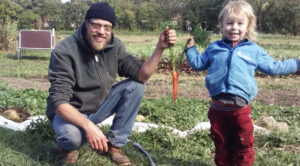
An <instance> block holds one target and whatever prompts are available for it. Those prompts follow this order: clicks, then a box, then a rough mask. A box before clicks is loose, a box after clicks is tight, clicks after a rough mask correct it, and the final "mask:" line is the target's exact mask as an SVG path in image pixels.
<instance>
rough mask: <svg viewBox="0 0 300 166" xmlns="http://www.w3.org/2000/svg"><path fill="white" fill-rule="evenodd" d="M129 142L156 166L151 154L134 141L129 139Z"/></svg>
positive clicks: (152, 165)
mask: <svg viewBox="0 0 300 166" xmlns="http://www.w3.org/2000/svg"><path fill="white" fill-rule="evenodd" d="M127 141H128V142H131V143H132V145H133V146H135V147H136V148H138V149H139V150H140V151H142V152H143V153H144V154H145V155H146V156H147V158H148V159H149V161H150V164H151V166H155V163H154V162H153V160H152V158H151V156H150V154H149V153H148V152H147V151H146V150H145V149H144V148H143V147H142V146H141V145H140V144H139V143H137V142H134V141H132V140H130V139H127Z"/></svg>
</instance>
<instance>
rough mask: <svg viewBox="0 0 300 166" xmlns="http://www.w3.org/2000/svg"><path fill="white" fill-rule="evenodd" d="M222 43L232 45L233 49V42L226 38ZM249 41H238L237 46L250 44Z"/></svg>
mask: <svg viewBox="0 0 300 166" xmlns="http://www.w3.org/2000/svg"><path fill="white" fill-rule="evenodd" d="M222 41H223V42H224V43H226V44H228V45H230V46H231V47H233V42H232V41H231V40H229V39H227V38H225V37H223V38H222ZM248 41H249V40H248V39H242V40H240V41H238V43H237V44H241V43H246V42H248Z"/></svg>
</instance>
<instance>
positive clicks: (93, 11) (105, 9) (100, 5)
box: [85, 2, 117, 27]
mask: <svg viewBox="0 0 300 166" xmlns="http://www.w3.org/2000/svg"><path fill="white" fill-rule="evenodd" d="M91 18H99V19H102V20H106V21H109V22H111V23H112V26H113V27H114V26H115V25H116V22H117V17H116V14H115V11H114V9H113V8H112V7H111V6H110V5H109V4H108V3H107V2H97V3H93V4H92V6H91V7H90V8H89V10H88V11H87V12H86V15H85V19H86V20H87V19H91Z"/></svg>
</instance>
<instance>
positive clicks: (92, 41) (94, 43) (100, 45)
mask: <svg viewBox="0 0 300 166" xmlns="http://www.w3.org/2000/svg"><path fill="white" fill-rule="evenodd" d="M86 35H87V36H86V38H87V41H88V43H89V44H90V46H91V47H92V48H93V49H94V50H96V51H100V50H102V49H103V48H104V47H105V46H106V45H107V43H108V42H109V41H110V40H111V37H107V38H105V39H104V41H102V42H100V43H99V42H97V41H95V39H94V35H93V34H92V33H89V32H88V33H87V34H86Z"/></svg>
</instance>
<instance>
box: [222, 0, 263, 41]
mask: <svg viewBox="0 0 300 166" xmlns="http://www.w3.org/2000/svg"><path fill="white" fill-rule="evenodd" d="M232 13H234V14H237V15H241V16H246V17H247V18H248V27H247V32H246V34H245V37H246V38H247V39H248V40H251V41H255V40H256V37H257V32H256V16H255V14H254V10H253V8H252V6H251V5H250V4H249V3H248V2H246V1H243V0H239V1H233V2H230V3H228V4H227V5H226V6H225V7H224V8H223V9H222V11H221V12H220V14H219V19H218V21H219V24H218V27H219V28H220V29H221V30H222V29H223V23H224V21H226V20H225V19H226V18H227V17H228V16H229V15H230V14H232Z"/></svg>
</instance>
